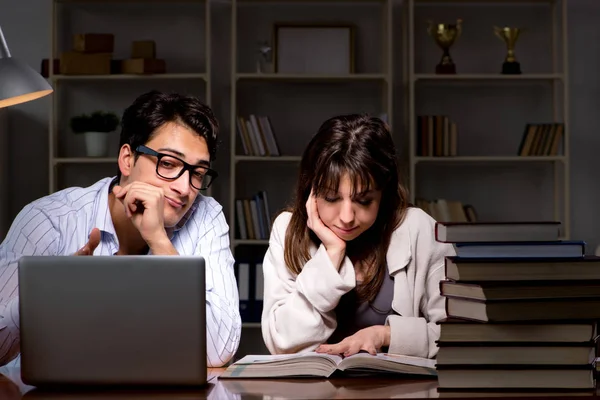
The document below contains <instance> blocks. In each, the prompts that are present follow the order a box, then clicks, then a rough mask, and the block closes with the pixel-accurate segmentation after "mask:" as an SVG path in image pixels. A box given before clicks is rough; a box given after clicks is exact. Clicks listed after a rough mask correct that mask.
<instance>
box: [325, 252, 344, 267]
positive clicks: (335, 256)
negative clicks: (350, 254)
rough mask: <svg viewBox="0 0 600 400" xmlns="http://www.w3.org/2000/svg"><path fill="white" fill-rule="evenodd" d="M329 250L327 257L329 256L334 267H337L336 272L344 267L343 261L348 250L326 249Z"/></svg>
mask: <svg viewBox="0 0 600 400" xmlns="http://www.w3.org/2000/svg"><path fill="white" fill-rule="evenodd" d="M326 250H327V255H328V256H329V259H330V260H331V263H332V264H333V266H334V267H335V269H336V270H338V271H339V270H340V267H341V266H342V261H343V260H344V257H345V256H346V249H345V248H344V249H339V248H333V249H331V248H330V249H326Z"/></svg>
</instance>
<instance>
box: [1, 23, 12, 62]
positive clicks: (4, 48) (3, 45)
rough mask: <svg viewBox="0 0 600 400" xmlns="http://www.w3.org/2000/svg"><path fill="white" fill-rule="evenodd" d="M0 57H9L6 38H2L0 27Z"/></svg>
mask: <svg viewBox="0 0 600 400" xmlns="http://www.w3.org/2000/svg"><path fill="white" fill-rule="evenodd" d="M0 58H10V50H8V44H6V39H4V33H3V32H2V28H0Z"/></svg>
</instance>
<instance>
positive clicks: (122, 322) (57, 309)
mask: <svg viewBox="0 0 600 400" xmlns="http://www.w3.org/2000/svg"><path fill="white" fill-rule="evenodd" d="M204 264H205V261H204V259H203V258H202V257H185V256H93V257H75V256H25V257H22V258H21V259H20V261H19V296H20V300H19V309H20V327H21V378H22V380H23V382H24V383H26V384H28V385H32V386H55V385H65V384H69V385H115V386H122V385H126V386H127V385H136V386H137V385H142V386H144V385H167V386H178V385H186V386H189V385H194V386H195V385H204V384H205V383H206V381H207V379H206V375H207V371H206V368H207V363H206V299H205V287H206V282H205V269H204Z"/></svg>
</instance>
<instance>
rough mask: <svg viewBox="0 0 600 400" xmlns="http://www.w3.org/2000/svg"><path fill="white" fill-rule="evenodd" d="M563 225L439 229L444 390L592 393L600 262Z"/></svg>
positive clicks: (452, 225)
mask: <svg viewBox="0 0 600 400" xmlns="http://www.w3.org/2000/svg"><path fill="white" fill-rule="evenodd" d="M560 227H561V224H560V222H520V223H517V222H512V223H511V222H505V223H464V222H463V223H443V222H437V223H436V227H435V235H436V236H435V237H436V240H437V241H438V242H443V243H452V244H453V246H454V247H455V249H456V256H452V257H446V259H445V279H444V280H442V281H441V282H440V291H441V295H442V296H444V297H445V303H446V311H447V318H446V319H445V320H442V321H440V322H439V326H440V338H439V340H438V355H437V359H436V369H437V373H438V390H439V391H440V392H445V391H446V392H447V391H461V390H467V391H473V390H481V391H486V390H488V389H492V390H496V389H503V390H507V389H508V390H511V391H531V390H535V391H550V392H556V391H561V392H562V391H573V392H585V393H587V392H590V391H593V390H594V387H595V378H594V368H595V364H594V363H595V354H596V340H597V325H596V320H597V319H599V318H600V258H598V257H595V256H586V254H585V242H583V241H577V240H573V241H561V240H560V239H559V238H560Z"/></svg>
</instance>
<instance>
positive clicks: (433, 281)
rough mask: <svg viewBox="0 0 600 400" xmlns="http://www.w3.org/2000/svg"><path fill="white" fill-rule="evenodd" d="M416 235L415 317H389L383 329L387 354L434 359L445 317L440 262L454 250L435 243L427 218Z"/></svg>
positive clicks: (432, 225) (428, 218)
mask: <svg viewBox="0 0 600 400" xmlns="http://www.w3.org/2000/svg"><path fill="white" fill-rule="evenodd" d="M419 220H420V223H419V229H418V232H414V234H415V235H414V236H415V240H414V242H413V240H412V239H411V242H412V243H414V248H413V250H412V251H413V262H414V268H415V271H416V272H415V276H416V279H415V284H418V285H422V286H423V287H420V288H413V290H412V293H413V295H414V294H416V293H422V296H420V297H417V298H416V299H415V301H418V310H415V311H417V312H418V315H416V316H400V315H390V316H389V317H388V318H387V319H386V325H389V326H390V331H391V337H390V346H389V352H390V353H393V354H404V355H408V356H416V357H425V358H434V357H435V356H436V355H437V351H438V347H437V344H436V341H437V340H438V339H439V336H440V326H439V325H438V324H437V322H438V321H440V320H441V319H444V318H445V317H446V302H445V298H444V297H443V296H442V295H441V293H440V286H439V284H440V281H441V280H443V279H444V277H445V268H444V262H445V258H446V257H447V256H453V255H455V254H456V252H455V251H454V247H453V246H452V245H451V244H448V243H440V242H437V241H436V240H435V234H434V226H435V221H434V220H433V219H432V218H430V217H429V216H426V217H425V216H424V217H422V218H419Z"/></svg>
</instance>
